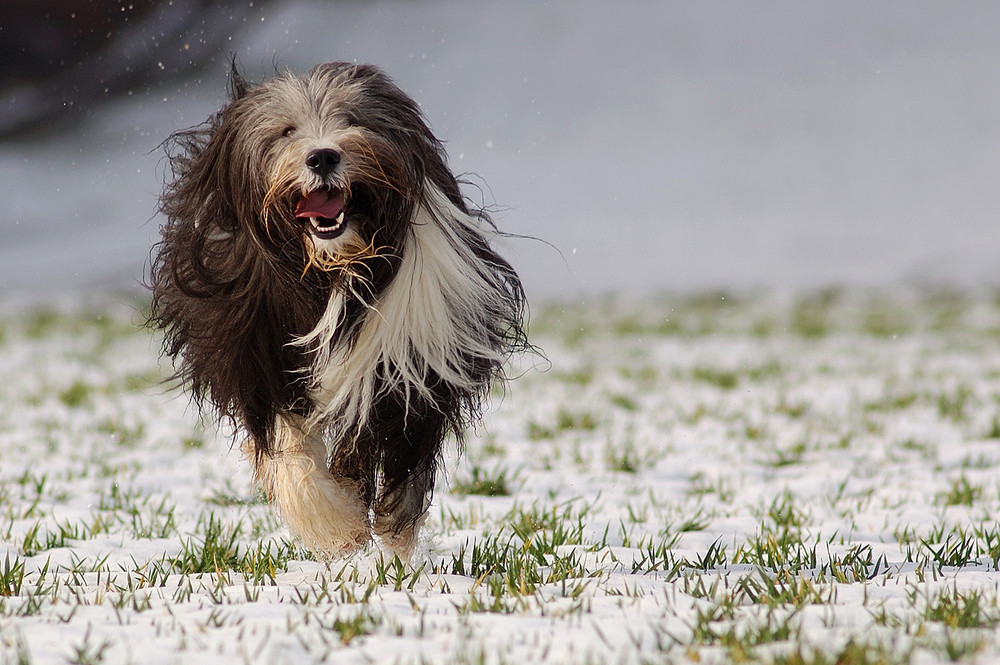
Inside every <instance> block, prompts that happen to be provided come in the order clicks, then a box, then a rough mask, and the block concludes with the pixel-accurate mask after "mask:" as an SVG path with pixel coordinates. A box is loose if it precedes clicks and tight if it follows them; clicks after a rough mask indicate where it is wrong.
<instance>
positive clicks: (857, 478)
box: [0, 291, 1000, 665]
mask: <svg viewBox="0 0 1000 665" xmlns="http://www.w3.org/2000/svg"><path fill="white" fill-rule="evenodd" d="M141 321H142V315H141V313H138V312H137V311H136V310H135V309H133V307H132V306H131V305H127V304H115V303H113V302H111V301H107V302H104V303H96V302H95V303H92V304H90V305H88V306H86V307H81V306H75V307H74V306H66V307H54V308H52V307H50V308H46V309H36V308H25V307H24V306H23V305H8V306H6V307H4V308H0V376H2V377H3V380H2V382H0V663H2V664H4V665H6V664H8V663H36V664H38V663H65V662H70V663H99V662H106V663H120V662H121V663H142V664H143V665H155V664H158V663H181V662H183V663H195V664H197V663H212V664H213V665H222V664H224V663H247V662H253V663H307V662H319V661H328V662H337V663H414V664H416V663H454V664H459V663H461V664H465V663H476V664H480V663H510V664H513V663H536V662H551V663H587V664H597V663H667V662H670V663H673V662H712V663H715V662H743V661H750V662H777V663H816V664H819V663H834V662H839V663H890V664H894V663H919V664H923V663H932V662H948V661H953V660H959V661H962V662H983V663H986V662H1000V632H998V631H1000V571H998V559H1000V523H998V515H1000V513H998V510H1000V508H998V506H1000V482H998V480H997V478H998V477H1000V476H998V471H1000V390H998V389H1000V298H998V297H997V294H995V293H986V292H983V293H972V292H926V293H911V292H879V293H875V292H860V291H856V292H837V291H827V292H819V293H815V294H812V295H805V296H801V297H798V298H796V299H787V298H781V297H777V296H769V295H766V294H763V295H748V296H743V297H729V296H725V295H724V294H715V295H705V296H698V297H696V296H686V297H673V298H672V297H663V298H658V299H646V300H635V301H631V302H627V301H625V300H622V299H619V300H617V301H612V300H607V301H597V302H593V303H592V304H590V305H588V306H586V307H582V306H581V307H577V308H559V307H555V306H552V307H536V311H535V312H534V316H533V323H532V336H533V341H534V342H535V343H536V344H537V345H539V346H540V347H542V348H543V349H544V351H545V353H546V355H547V358H548V360H547V362H545V361H542V360H540V359H537V358H525V359H522V360H521V361H520V362H519V365H518V367H517V368H514V370H513V372H512V373H513V374H516V375H517V378H516V379H515V380H514V382H513V383H512V384H511V385H510V387H509V389H508V390H507V392H506V394H505V395H504V396H503V397H502V398H501V397H500V396H499V395H498V397H497V399H496V401H495V408H494V409H493V410H492V412H491V413H490V414H489V416H488V418H487V421H486V423H485V425H484V427H483V428H482V430H481V431H480V432H479V433H478V436H474V437H472V439H471V442H470V445H469V446H468V450H467V451H466V454H465V455H464V456H462V457H458V456H457V455H455V454H451V455H450V456H449V457H448V459H447V463H446V464H445V465H444V466H445V467H446V468H447V473H446V475H445V476H443V477H442V479H441V482H440V485H439V491H438V492H437V494H436V496H435V499H434V504H433V507H432V509H431V515H430V519H429V522H428V525H427V527H426V532H425V539H424V541H423V543H422V547H421V549H420V551H419V553H418V554H417V555H416V556H415V557H414V559H413V561H411V562H410V563H409V564H402V563H400V562H398V561H389V560H386V559H385V558H384V557H383V556H382V554H381V553H380V552H379V551H378V549H377V548H375V549H372V550H371V551H368V552H365V553H363V554H361V555H359V556H357V557H355V558H352V559H348V560H338V561H331V562H321V561H316V560H314V559H312V558H311V557H310V556H309V555H308V553H306V552H305V551H303V550H302V549H301V548H299V547H298V546H296V545H295V544H294V543H290V542H289V541H288V536H287V532H286V531H285V530H284V528H283V527H282V526H281V524H280V522H279V520H278V519H276V517H275V515H274V514H273V512H272V511H271V509H270V508H269V507H268V506H267V505H266V504H264V503H262V502H261V499H260V495H259V494H258V493H256V492H255V491H254V489H253V488H252V487H251V484H250V480H249V474H248V469H247V466H246V465H245V464H244V463H243V461H242V460H241V459H240V453H239V452H238V451H237V450H231V449H230V448H229V438H228V436H227V435H226V434H225V433H218V432H216V431H215V430H214V429H213V428H212V427H211V426H208V425H205V424H200V423H199V421H198V418H197V416H196V414H195V413H194V412H193V411H192V409H191V408H190V407H189V405H188V402H187V400H186V398H185V396H184V395H183V394H181V393H179V392H178V391H175V390H169V389H166V388H164V387H163V386H162V385H161V383H160V381H161V379H162V377H163V375H164V373H165V372H166V371H167V368H165V367H163V366H162V365H160V364H159V363H158V361H157V352H158V340H157V339H156V338H155V337H154V336H151V335H150V334H149V333H148V332H147V331H145V330H144V329H142V328H140V327H138V326H137V325H136V323H138V322H141Z"/></svg>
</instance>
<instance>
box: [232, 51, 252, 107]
mask: <svg viewBox="0 0 1000 665" xmlns="http://www.w3.org/2000/svg"><path fill="white" fill-rule="evenodd" d="M248 90H250V84H249V83H247V80H246V79H245V78H243V75H242V74H240V68H239V64H237V62H236V56H235V55H233V59H232V62H230V63H229V99H230V100H232V101H234V102H235V101H236V100H237V99H240V98H241V97H243V96H244V95H246V94H247V91H248Z"/></svg>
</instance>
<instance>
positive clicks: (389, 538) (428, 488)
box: [375, 464, 434, 561]
mask: <svg viewBox="0 0 1000 665" xmlns="http://www.w3.org/2000/svg"><path fill="white" fill-rule="evenodd" d="M433 466H434V465H433V464H423V465H422V466H421V467H420V468H418V469H415V470H414V471H413V472H412V473H411V474H410V475H409V477H408V478H406V480H405V481H404V482H403V483H402V484H396V485H395V486H392V485H389V484H387V480H388V479H384V480H383V483H382V485H383V487H382V491H381V492H380V494H379V497H378V501H377V503H376V504H375V533H376V534H377V535H378V537H379V538H380V539H381V540H382V543H383V545H385V546H386V547H387V548H389V549H390V550H392V551H393V552H394V553H396V554H397V555H398V556H399V558H400V559H403V560H404V561H405V560H406V559H408V558H409V557H410V555H411V554H412V553H413V548H414V546H415V545H416V544H417V536H418V535H419V532H420V528H421V527H422V526H423V525H424V522H426V521H427V510H428V508H430V505H431V493H432V491H433V489H434V468H433Z"/></svg>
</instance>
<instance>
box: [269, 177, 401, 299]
mask: <svg viewBox="0 0 1000 665" xmlns="http://www.w3.org/2000/svg"><path fill="white" fill-rule="evenodd" d="M314 180H315V179H305V182H303V178H301V177H299V176H298V174H294V173H293V174H289V175H286V176H285V177H280V174H279V177H278V178H276V179H275V184H274V185H272V187H271V188H270V189H269V191H268V193H267V195H266V196H265V198H264V207H263V210H262V211H261V219H262V220H263V222H264V227H265V231H266V232H267V233H268V234H269V235H270V234H271V232H272V227H273V226H276V225H281V227H282V228H283V229H285V230H286V232H287V233H288V234H289V235H294V236H296V237H298V238H299V241H300V242H301V244H302V248H303V251H304V253H305V264H304V266H303V274H305V272H307V271H308V270H310V269H317V270H321V271H323V272H329V273H339V276H341V277H345V278H353V279H357V280H363V281H365V280H367V279H368V277H370V274H369V268H368V266H367V264H366V262H367V261H368V260H370V259H374V258H377V257H386V258H387V257H390V256H392V254H393V251H394V250H393V248H392V247H390V246H388V245H384V244H380V243H379V242H378V238H377V235H378V233H377V230H376V231H372V230H370V226H371V224H370V223H368V220H369V212H368V206H367V203H366V201H367V198H368V197H367V196H365V195H364V194H362V195H360V196H358V197H354V196H353V195H352V189H351V187H350V185H349V184H348V183H347V182H346V181H345V180H338V182H337V183H336V184H322V185H320V186H316V183H315V182H314ZM282 235H285V234H282Z"/></svg>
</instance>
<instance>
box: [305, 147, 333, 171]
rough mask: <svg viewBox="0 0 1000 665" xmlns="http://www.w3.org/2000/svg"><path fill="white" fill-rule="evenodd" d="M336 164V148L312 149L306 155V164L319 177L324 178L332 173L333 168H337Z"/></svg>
mask: <svg viewBox="0 0 1000 665" xmlns="http://www.w3.org/2000/svg"><path fill="white" fill-rule="evenodd" d="M337 164H340V153H339V152H337V151H336V150H330V149H323V150H313V151H312V152H310V153H309V156H308V157H306V166H308V167H309V170H310V171H312V172H313V173H315V174H316V175H318V176H320V177H321V178H325V177H326V176H328V175H330V174H331V173H333V170H334V169H335V168H337Z"/></svg>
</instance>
